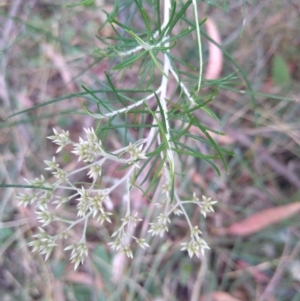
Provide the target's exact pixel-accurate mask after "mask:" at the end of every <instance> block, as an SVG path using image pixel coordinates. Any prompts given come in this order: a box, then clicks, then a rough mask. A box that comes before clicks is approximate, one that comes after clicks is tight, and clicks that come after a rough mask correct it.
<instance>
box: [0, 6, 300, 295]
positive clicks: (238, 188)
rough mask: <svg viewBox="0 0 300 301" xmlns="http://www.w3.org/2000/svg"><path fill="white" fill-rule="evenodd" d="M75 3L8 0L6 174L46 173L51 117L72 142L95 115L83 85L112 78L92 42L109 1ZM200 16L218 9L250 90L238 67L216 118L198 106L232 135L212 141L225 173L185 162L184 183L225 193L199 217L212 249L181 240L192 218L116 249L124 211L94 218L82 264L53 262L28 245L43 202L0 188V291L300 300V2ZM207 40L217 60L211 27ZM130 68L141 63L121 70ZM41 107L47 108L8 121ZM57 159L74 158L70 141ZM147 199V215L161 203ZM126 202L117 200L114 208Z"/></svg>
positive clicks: (1, 170) (3, 68)
mask: <svg viewBox="0 0 300 301" xmlns="http://www.w3.org/2000/svg"><path fill="white" fill-rule="evenodd" d="M70 3H71V2H70ZM66 4H67V3H64V2H61V1H50V0H38V1H36V0H26V1H22V0H1V1H0V24H1V25H0V36H1V39H0V49H1V50H0V51H1V52H0V106H1V110H0V120H1V121H0V131H1V132H0V149H1V155H0V178H1V183H2V184H20V183H23V177H25V178H30V179H32V178H35V177H36V176H38V175H39V174H41V173H44V163H43V160H45V159H48V158H51V157H52V156H53V154H54V152H55V149H54V148H53V146H52V144H51V142H50V141H47V139H46V137H47V136H49V134H51V129H52V127H54V126H55V127H60V128H63V129H65V130H69V131H70V134H71V137H74V140H77V137H78V136H79V135H81V134H82V127H90V126H92V125H93V119H92V118H91V117H90V116H86V115H84V114H83V109H82V102H83V99H82V98H81V97H80V95H78V93H80V92H82V88H81V85H85V86H87V87H89V88H91V87H93V86H94V85H95V83H97V81H101V80H104V79H105V76H104V71H105V70H107V69H108V68H109V66H110V62H109V60H99V59H98V57H97V55H96V54H95V50H96V49H97V48H101V47H103V46H104V45H103V43H102V42H101V40H99V39H97V37H96V36H97V35H105V36H109V35H113V34H114V33H113V32H111V31H110V30H111V29H109V28H108V27H107V28H106V27H104V28H103V29H102V30H101V32H100V33H99V32H98V29H99V27H100V26H101V25H102V24H103V22H104V21H105V14H104V13H103V11H102V10H101V9H104V10H106V11H108V12H110V11H111V10H112V9H113V1H108V0H99V1H95V2H94V3H93V4H91V5H88V6H78V7H72V8H70V7H67V6H66ZM71 4H74V3H71ZM199 16H200V18H201V20H202V19H203V18H205V17H207V16H208V17H209V18H210V19H212V20H214V23H215V24H216V27H217V30H218V32H219V35H220V37H221V40H222V46H223V50H224V54H226V55H224V60H223V61H222V65H221V67H222V68H221V73H220V74H219V77H220V78H224V77H226V76H228V75H230V74H232V72H234V71H236V68H235V67H234V66H233V65H232V60H234V61H235V62H237V63H238V64H239V66H241V68H242V69H243V71H244V73H245V74H246V75H247V78H248V80H249V82H250V83H251V86H252V89H253V92H251V93H250V92H249V90H246V86H245V84H244V83H243V81H242V79H241V78H239V74H238V73H239V72H237V73H236V75H237V76H236V80H235V82H234V81H231V82H230V85H227V84H226V81H224V82H223V81H218V79H215V80H214V81H212V84H214V85H215V86H217V87H219V93H218V94H217V96H216V97H215V99H214V100H213V101H212V102H211V103H210V105H209V106H210V108H211V109H212V110H213V111H214V112H215V113H216V115H217V116H218V118H219V119H220V121H221V125H219V124H217V123H216V121H215V120H210V119H208V120H206V119H205V118H207V117H205V116H204V115H203V116H202V115H201V114H200V113H199V118H200V119H201V118H202V119H201V120H204V121H205V122H206V123H207V124H208V125H209V126H211V127H212V128H219V129H220V130H222V131H224V132H225V133H226V135H225V136H219V137H215V139H217V141H218V143H219V144H220V145H221V146H223V147H225V148H227V149H229V150H232V151H234V153H235V156H234V157H228V158H227V160H228V168H229V174H228V175H227V174H226V172H225V171H224V170H222V175H221V176H220V177H219V176H218V175H217V174H216V173H215V172H214V171H213V170H212V169H211V168H210V167H209V166H207V165H206V164H203V162H201V161H198V160H196V161H192V162H189V161H188V162H187V170H188V173H187V175H186V183H185V189H186V191H195V192H196V193H198V194H201V193H203V194H205V195H208V196H211V197H213V198H215V199H217V200H218V201H219V203H218V206H217V207H216V209H215V211H216V213H215V214H214V215H211V216H209V217H208V218H207V219H206V220H205V222H203V224H201V228H202V229H204V231H203V232H205V237H206V239H207V241H208V243H209V245H210V247H211V251H210V252H207V256H206V259H205V260H204V261H202V262H201V261H200V260H199V259H197V258H193V259H190V258H189V257H188V256H187V253H183V252H180V251H179V249H180V243H181V242H182V241H183V239H184V237H185V235H188V234H185V233H187V232H186V230H187V225H186V224H185V223H182V222H181V221H180V220H178V221H176V220H175V221H174V223H175V227H174V228H172V229H170V232H169V233H168V235H166V236H165V237H164V238H163V239H162V240H161V239H160V238H155V239H153V240H152V242H151V248H150V250H148V251H147V252H142V251H139V250H137V251H136V253H135V257H134V259H133V260H132V261H130V262H128V261H127V260H125V259H124V257H122V255H120V254H116V253H114V252H111V250H110V249H109V248H108V247H107V242H108V241H110V235H111V233H112V232H113V229H114V226H115V225H114V222H115V223H117V221H118V218H117V217H116V219H115V220H114V222H113V223H112V225H110V226H109V228H107V229H106V228H104V227H102V228H101V229H99V227H97V225H96V224H94V225H90V227H89V230H88V231H89V232H88V246H89V249H90V253H89V259H88V260H87V261H86V263H85V264H84V265H83V266H81V267H80V268H79V269H78V271H76V272H74V271H73V267H72V266H71V265H70V264H69V261H68V258H66V256H65V253H64V252H63V248H64V246H63V245H59V246H58V247H57V249H56V250H55V252H54V254H53V256H51V258H50V259H49V260H48V261H47V262H46V263H45V262H44V260H43V258H42V257H41V256H40V255H37V254H32V253H31V252H30V249H29V248H28V246H27V242H28V241H30V239H31V236H32V233H33V232H34V231H35V230H36V228H37V226H38V223H37V221H36V219H35V215H34V211H35V208H33V207H32V208H30V207H28V208H22V207H18V201H17V200H16V198H15V196H16V193H17V192H18V190H17V189H15V188H6V189H1V190H0V196H1V199H0V296H1V297H0V298H1V300H3V301H9V300H59V301H60V300H61V301H64V300H70V301H73V300H74V301H75V300H78V301H85V300H93V301H96V300H111V301H112V300H129V301H131V300H156V301H158V300H160V301H163V300H192V301H199V300H211V301H213V300H214V301H237V300H240V301H246V300H261V301H263V300H270V301H273V300H280V301H281V300H282V301H284V300H286V301H297V300H300V257H299V252H300V243H299V241H300V239H299V238H300V228H299V211H300V190H299V188H300V160H299V156H300V149H299V145H300V86H299V80H300V31H299V28H300V17H299V16H300V3H299V1H298V0H285V1H279V0H261V1H256V0H253V1H244V0H240V1H238V0H237V1H231V0H228V1H206V2H201V1H199ZM120 21H122V20H120ZM203 30H204V31H205V30H206V29H205V27H203ZM203 44H204V51H205V52H204V55H205V58H206V61H208V60H209V59H212V58H211V57H209V55H210V53H209V52H208V48H209V46H208V42H207V40H206V39H205V38H203ZM176 49H177V51H178V52H180V56H181V57H182V59H184V60H186V61H187V63H190V64H193V63H194V61H195V60H197V50H196V49H195V43H194V41H186V43H183V44H182V45H178V47H177V48H176ZM133 71H134V70H133ZM135 80H136V77H135V76H134V72H132V74H128V75H126V77H125V81H127V82H128V83H130V82H131V81H135ZM51 100H53V101H51ZM49 101H51V102H49ZM45 104H47V105H45ZM39 105H41V106H39ZM44 105H45V106H44ZM33 106H39V107H37V108H36V109H35V110H34V111H31V110H30V111H28V112H25V113H24V114H21V115H18V116H16V117H13V118H9V119H6V118H7V117H8V116H9V115H11V114H13V113H15V112H18V111H22V110H26V109H29V108H31V107H33ZM119 134H120V133H116V135H115V136H114V135H112V136H111V141H110V143H111V144H113V145H118V143H119V142H118V135H119ZM196 134H197V133H196ZM199 147H200V148H201V146H199ZM202 148H203V152H204V153H205V147H204V146H202ZM61 163H63V164H64V165H65V166H66V168H72V166H75V165H76V164H77V162H74V160H73V158H72V157H71V156H70V155H69V154H68V153H63V154H62V159H61ZM218 166H219V168H220V169H222V165H221V163H220V164H218ZM112 171H113V170H111V171H107V173H108V176H109V172H112ZM183 194H184V191H183ZM116 197H117V196H116ZM140 206H141V208H142V210H144V213H145V215H146V216H147V217H146V219H147V218H149V219H150V217H151V214H152V213H151V210H152V209H151V210H150V209H149V210H148V209H147V208H148V207H147V206H146V204H145V203H143V204H141V205H140ZM120 211H122V208H121V205H120V204H119V203H118V201H117V200H116V215H117V216H118V214H120V213H118V212H120ZM190 214H191V217H192V220H193V221H194V222H197V221H198V220H199V216H200V212H197V211H193V210H192V208H191V210H190ZM201 221H202V220H201ZM201 223H202V222H201ZM140 231H143V229H140ZM76 235H77V234H76V233H74V237H75V238H76ZM78 235H79V234H78Z"/></svg>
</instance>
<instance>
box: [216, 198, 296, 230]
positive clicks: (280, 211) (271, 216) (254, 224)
mask: <svg viewBox="0 0 300 301" xmlns="http://www.w3.org/2000/svg"><path fill="white" fill-rule="evenodd" d="M299 210H300V202H297V203H292V204H288V205H284V206H279V207H275V208H270V209H266V210H262V211H260V212H258V213H255V214H253V215H251V216H250V217H247V218H246V219H244V220H241V221H239V222H237V223H234V224H232V225H231V226H230V227H228V228H219V229H213V233H214V234H216V235H224V234H229V235H237V236H246V235H250V234H253V233H256V232H258V231H261V230H263V229H265V228H267V227H269V226H271V225H273V224H275V223H278V222H280V221H282V220H284V219H286V218H288V217H290V216H292V215H294V214H296V213H298V211H299Z"/></svg>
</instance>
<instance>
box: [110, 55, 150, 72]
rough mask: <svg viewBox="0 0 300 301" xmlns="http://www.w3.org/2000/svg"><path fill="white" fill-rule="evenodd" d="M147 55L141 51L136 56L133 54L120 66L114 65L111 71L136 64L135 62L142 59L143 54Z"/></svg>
mask: <svg viewBox="0 0 300 301" xmlns="http://www.w3.org/2000/svg"><path fill="white" fill-rule="evenodd" d="M146 53H147V51H146V50H143V51H141V52H140V53H138V54H134V55H132V56H131V57H129V58H128V59H126V60H124V61H123V62H121V63H120V64H118V65H116V66H115V67H113V68H112V69H113V70H121V69H123V68H125V67H127V66H129V65H132V64H133V63H134V62H136V61H137V60H139V59H140V58H142V57H143V56H144V55H145V54H146Z"/></svg>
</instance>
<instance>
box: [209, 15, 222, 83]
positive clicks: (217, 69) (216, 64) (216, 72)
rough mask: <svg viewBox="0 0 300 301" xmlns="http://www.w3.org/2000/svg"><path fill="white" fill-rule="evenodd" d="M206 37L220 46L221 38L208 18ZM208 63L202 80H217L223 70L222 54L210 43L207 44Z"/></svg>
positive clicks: (211, 20) (214, 24)
mask: <svg viewBox="0 0 300 301" xmlns="http://www.w3.org/2000/svg"><path fill="white" fill-rule="evenodd" d="M205 26H206V31H207V35H208V36H209V37H210V38H211V39H212V40H213V41H215V42H216V43H217V44H219V45H220V44H221V43H222V41H221V36H220V33H219V30H218V28H217V25H216V23H215V22H214V20H213V19H212V18H211V17H209V18H207V20H206V22H205ZM208 53H209V55H208V63H207V67H206V70H205V74H204V78H206V79H211V80H212V79H217V78H219V77H220V75H221V72H222V69H223V52H222V51H221V49H220V48H219V47H218V46H216V45H215V44H214V43H212V42H208Z"/></svg>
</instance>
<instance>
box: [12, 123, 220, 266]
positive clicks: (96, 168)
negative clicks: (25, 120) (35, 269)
mask: <svg viewBox="0 0 300 301" xmlns="http://www.w3.org/2000/svg"><path fill="white" fill-rule="evenodd" d="M84 131H85V133H86V138H85V139H83V138H81V137H80V138H79V142H78V143H75V142H73V141H72V140H71V139H70V135H69V132H68V131H61V132H58V131H57V130H56V129H53V132H54V135H53V136H50V137H48V138H49V139H51V140H52V141H53V142H54V143H55V144H57V145H58V146H59V147H58V149H57V152H60V151H61V150H62V149H63V148H64V147H66V146H67V145H71V146H72V147H73V150H72V153H74V154H75V155H76V156H78V160H81V161H83V162H84V163H85V165H84V167H80V168H78V169H76V170H74V171H71V172H66V171H65V170H63V169H62V168H61V167H60V165H59V163H57V162H56V158H55V157H53V158H52V160H51V161H44V162H45V164H46V166H47V167H46V168H45V169H46V170H48V171H50V172H51V174H52V175H53V176H54V178H55V181H54V182H53V183H51V184H50V183H48V182H47V181H46V179H45V178H44V177H43V176H41V177H40V178H36V179H35V180H26V179H25V180H26V182H27V183H28V187H30V188H31V189H33V188H34V190H30V193H26V194H25V193H20V194H19V195H18V196H17V198H18V199H19V203H20V205H23V206H27V205H30V204H35V205H36V215H37V220H38V221H39V222H40V223H41V224H42V225H41V227H46V226H48V225H49V224H51V223H52V222H54V221H60V222H63V223H64V224H66V227H65V229H64V230H63V232H61V233H59V234H57V235H54V236H51V235H49V234H48V233H47V232H46V231H45V230H44V229H43V228H39V230H40V232H39V233H38V234H36V235H34V238H35V240H34V241H32V242H30V243H29V246H31V247H32V249H33V251H38V252H40V253H41V254H44V255H45V258H46V259H48V258H49V256H50V255H51V252H52V251H53V248H54V247H55V246H56V240H57V239H60V238H65V239H66V238H68V232H69V231H70V230H71V229H72V228H73V227H74V226H75V225H77V224H79V223H81V222H82V223H84V229H83V232H82V237H81V239H80V240H79V242H76V243H72V244H71V245H69V246H68V247H66V248H65V250H66V251H68V250H71V256H70V260H71V262H72V263H74V268H75V269H77V267H78V266H79V264H81V263H83V262H84V259H85V257H86V256H87V254H88V249H87V246H86V240H85V239H86V229H87V224H88V220H89V219H90V218H94V219H96V220H97V221H98V222H99V224H100V225H102V224H103V223H105V222H109V223H110V222H111V219H110V216H111V215H112V213H111V212H109V211H108V210H107V207H108V206H107V204H109V202H110V194H111V192H112V191H113V190H115V189H116V188H117V187H119V186H121V185H123V184H127V185H125V186H126V187H127V188H126V189H127V191H126V194H127V196H128V197H127V198H126V199H127V202H128V204H127V212H126V215H125V217H124V218H122V219H121V226H120V227H119V229H118V230H117V231H116V232H114V233H113V234H112V237H113V238H114V241H112V242H111V243H109V244H110V246H111V248H112V249H113V250H120V251H121V252H123V253H124V254H126V255H127V256H128V257H129V258H132V257H133V252H132V249H131V248H132V247H131V244H132V241H135V243H136V244H137V245H138V246H140V247H141V248H143V249H144V248H146V247H149V245H148V243H147V242H146V241H145V239H144V238H137V237H135V236H134V231H135V227H136V226H137V224H138V223H139V222H140V221H142V219H141V218H139V216H138V214H132V213H131V208H130V187H131V184H132V183H131V181H132V177H133V175H134V173H135V171H136V170H137V168H139V161H141V160H145V159H147V156H146V154H145V153H144V151H143V143H145V140H140V141H138V142H136V143H135V144H131V143H130V144H129V145H128V146H127V147H124V148H122V149H119V150H117V151H114V152H107V151H105V149H104V147H103V145H102V143H101V141H100V140H99V138H98V137H97V135H96V133H95V131H94V129H92V128H90V129H84ZM106 161H114V162H117V163H118V164H120V165H123V166H126V167H127V170H126V173H125V175H124V176H123V177H122V178H121V179H119V180H118V181H116V183H115V184H113V185H112V186H111V187H108V188H103V183H102V172H103V164H104V163H105V162H106ZM79 172H83V173H85V175H86V176H88V177H89V178H90V179H91V180H90V182H89V183H73V182H72V180H71V178H72V175H74V174H76V173H79ZM170 190H171V185H170V184H169V182H168V181H166V183H165V184H163V185H162V192H163V193H164V195H166V197H165V198H164V200H163V201H161V202H159V203H157V204H156V206H157V207H158V208H160V212H164V213H160V214H159V215H158V216H157V219H156V221H155V222H153V223H150V229H149V231H148V232H149V233H151V234H152V236H153V235H160V236H163V235H164V233H165V232H167V231H168V224H170V223H171V220H170V215H171V214H172V213H174V214H175V215H181V214H184V215H185V217H186V219H187V222H188V224H189V226H190V231H191V240H190V242H188V243H185V244H183V246H184V247H183V248H182V250H187V251H188V253H189V255H190V256H193V255H196V256H198V257H199V254H200V253H203V252H204V249H208V246H207V244H206V242H205V241H204V240H203V239H202V238H200V233H201V232H200V230H199V229H198V227H197V226H195V227H193V226H192V225H191V223H190V221H189V218H188V216H187V214H186V212H185V209H184V206H185V205H186V204H191V203H193V204H194V203H195V204H197V205H198V206H200V210H201V213H202V214H203V215H204V217H206V214H207V213H208V212H213V208H212V205H213V204H215V203H216V201H212V200H211V199H210V198H206V197H205V196H202V201H199V199H198V198H197V197H196V195H195V193H194V194H193V197H192V199H190V200H180V198H179V197H178V196H177V194H176V192H175V199H174V201H172V202H171V200H170ZM32 191H33V192H32ZM71 200H72V201H76V202H77V205H76V212H77V219H75V220H70V219H69V218H66V217H63V216H59V215H58V214H57V213H58V210H57V209H58V208H59V207H61V206H65V205H66V204H67V203H68V202H70V201H71ZM53 205H54V206H55V207H56V209H54V208H53V207H54V206H53ZM60 211H61V210H60ZM61 212H63V211H61Z"/></svg>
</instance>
